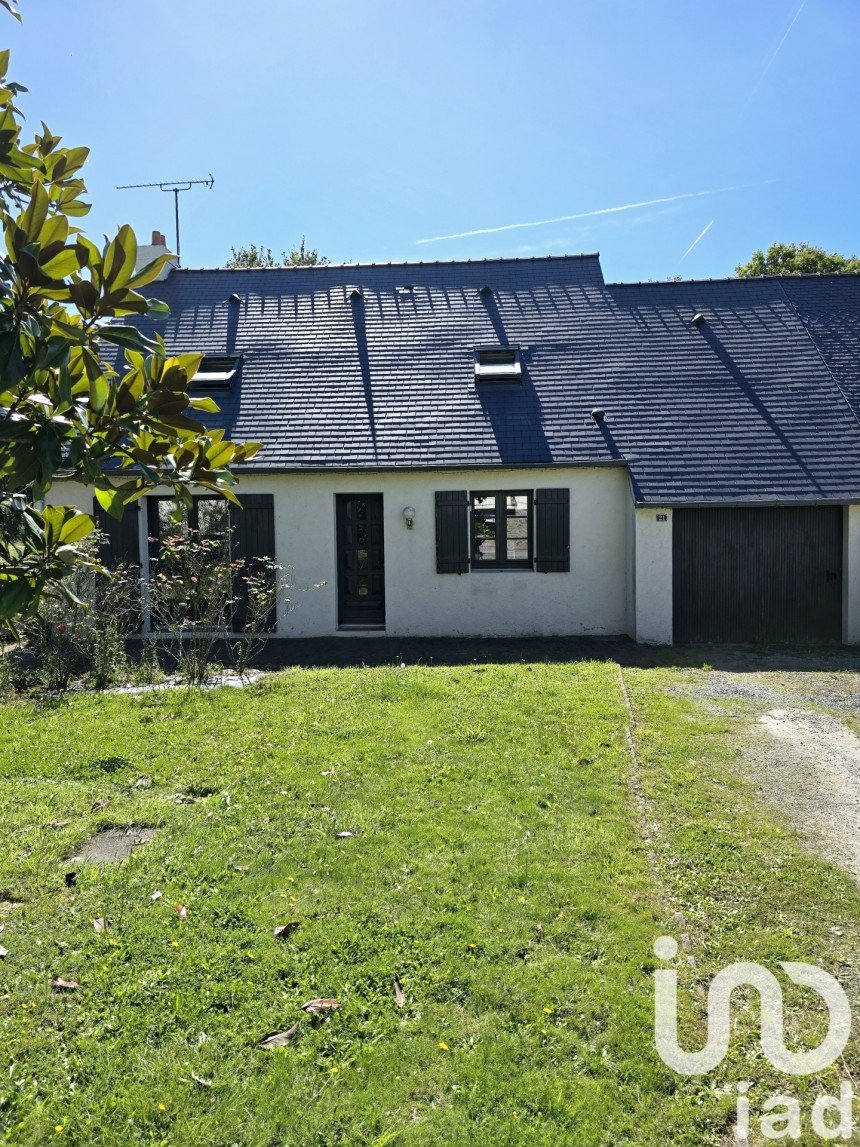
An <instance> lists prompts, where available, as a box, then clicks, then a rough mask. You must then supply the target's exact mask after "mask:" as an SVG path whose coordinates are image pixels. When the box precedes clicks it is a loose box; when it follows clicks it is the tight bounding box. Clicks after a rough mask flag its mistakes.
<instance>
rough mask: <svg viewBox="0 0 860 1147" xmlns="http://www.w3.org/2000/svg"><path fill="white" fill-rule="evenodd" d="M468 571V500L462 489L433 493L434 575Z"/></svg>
mask: <svg viewBox="0 0 860 1147" xmlns="http://www.w3.org/2000/svg"><path fill="white" fill-rule="evenodd" d="M468 572H469V497H468V495H467V493H466V491H465V490H443V491H441V492H437V494H436V573H440V574H463V573H468Z"/></svg>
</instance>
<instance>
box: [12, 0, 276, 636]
mask: <svg viewBox="0 0 860 1147" xmlns="http://www.w3.org/2000/svg"><path fill="white" fill-rule="evenodd" d="M0 7H4V8H6V9H7V10H10V11H13V10H14V8H15V4H14V0H0ZM8 63H9V54H8V52H0V220H2V224H3V241H4V248H5V257H4V258H3V259H2V268H0V621H5V622H6V623H7V624H9V623H13V624H14V619H15V618H17V617H20V616H26V615H32V614H33V613H36V612H37V611H38V608H39V604H40V602H41V600H42V599H43V597H44V596H45V595H53V596H56V595H60V596H61V597H63V598H65V599H66V600H68V601H71V602H73V601H74V597H73V594H72V591H71V589H70V588H69V586H68V584H67V578H68V574H69V573H70V572H71V571H72V570H73V569H75V568H77V567H85V566H86V565H87V564H92V563H88V561H87V556H86V550H85V547H82V546H80V545H79V542H81V541H82V540H83V538H85V537H86V535H87V533H89V531H91V530H92V528H93V527H92V521H91V520H90V519H88V518H87V516H86V515H78V516H77V517H75V515H76V514H77V512H76V511H74V510H72V509H71V508H68V509H67V510H63V511H62V514H63V520H62V521H61V522H60V529H63V530H66V531H67V533H65V534H64V535H63V536H62V537H61V538H58V537H57V530H56V529H55V528H54V526H53V524H52V523H51V522H50V521H49V520H48V519H46V518H45V517H44V512H43V513H41V514H40V512H39V510H38V509H37V507H36V504H37V503H38V502H40V501H41V500H43V499H45V497H46V495H47V493H48V491H49V490H50V489H51V487H52V485H53V484H54V482H55V480H56V478H57V477H58V475H60V474H62V475H63V476H65V477H68V478H71V479H74V480H76V481H79V482H82V483H84V484H85V485H88V486H91V487H93V488H94V491H95V497H96V498H97V500H98V503H99V505H100V506H101V507H103V509H105V510H106V511H107V512H108V513H109V514H111V515H113V516H115V517H117V518H120V517H121V516H122V513H123V511H124V508H125V506H126V505H128V503H129V502H130V501H133V500H134V499H135V498H139V497H140V496H141V495H142V494H144V493H145V492H146V491H147V490H150V489H153V488H154V487H156V486H165V485H166V486H168V487H169V488H171V489H172V490H173V492H174V494H175V496H176V497H177V499H179V500H184V501H187V500H188V499H190V497H191V495H190V490H191V489H192V488H193V487H195V486H196V487H201V488H203V489H206V490H210V491H212V492H213V493H216V494H220V495H223V496H224V497H226V498H228V499H230V500H232V501H236V497H235V495H234V494H233V493H232V489H231V487H232V486H233V484H234V479H233V477H232V474H231V467H233V466H236V465H238V464H241V463H243V462H245V461H247V460H248V459H250V458H252V457H253V456H254V454H255V453H256V452H257V450H258V449H259V445H258V444H256V443H247V444H244V445H241V444H234V443H232V442H229V441H227V440H225V438H224V434H223V432H222V431H218V430H211V429H207V428H206V427H205V426H204V425H203V424H202V423H201V422H199V421H198V420H197V419H195V418H194V417H192V416H191V413H190V412H193V411H195V410H201V411H205V412H207V413H215V412H216V411H215V410H213V404H212V403H211V401H207V400H206V399H205V398H200V399H194V400H192V399H191V396H190V395H189V390H190V383H191V379H192V378H193V376H194V373H195V372H196V370H197V367H198V366H199V362H200V357H199V356H198V355H179V356H176V357H168V355H167V353H166V349H165V347H164V343H163V342H162V341H161V340H160V339H159V338H157V337H155V338H150V337H148V336H146V335H144V334H143V333H142V332H141V331H140V330H138V329H137V328H136V327H134V326H131V325H127V324H126V323H124V322H123V319H124V318H126V317H127V316H148V317H149V318H150V319H158V318H163V317H164V316H165V315H166V314H167V308H166V306H165V305H164V303H161V302H158V301H156V300H150V299H147V298H146V297H145V296H144V295H143V294H141V290H142V289H143V288H144V287H146V286H147V285H148V284H150V283H152V282H153V281H154V280H155V279H156V278H157V277H158V275H159V273H160V272H161V271H162V269H163V267H164V266H165V264H166V262H167V261H168V260H169V259H170V258H171V256H170V255H168V254H166V253H165V254H163V255H160V256H159V257H158V258H156V259H155V260H153V261H152V262H150V263H149V264H148V265H147V266H145V267H143V268H141V269H137V262H138V254H139V252H138V245H137V239H136V238H135V235H134V232H133V231H132V229H131V228H130V227H129V226H127V225H124V226H122V227H120V228H119V230H118V231H117V233H116V235H115V236H114V237H113V238H111V239H106V240H105V241H104V243H103V244H102V245H101V246H99V245H97V244H96V243H94V242H93V241H92V240H90V239H89V238H87V237H86V236H85V235H84V234H83V233H82V231H81V229H80V227H79V226H78V225H77V223H76V219H77V218H78V217H79V216H82V215H84V214H86V212H87V211H88V210H89V206H88V204H86V203H85V202H84V200H83V198H82V195H83V194H84V192H85V190H86V188H85V185H84V182H83V180H82V179H81V177H80V172H81V169H82V167H83V165H84V163H85V162H86V160H87V156H88V150H87V148H85V147H65V146H63V145H62V140H61V139H60V137H59V136H57V135H54V134H53V133H52V132H51V131H49V129H48V128H47V127H45V125H44V124H42V127H41V131H40V132H39V133H38V134H37V135H36V137H35V139H34V140H33V141H32V142H31V143H27V144H23V145H22V143H21V126H20V113H19V112H18V110H17V108H16V107H15V104H14V100H15V98H16V97H17V95H18V94H19V92H20V91H21V90H23V89H22V88H21V87H20V86H19V85H17V84H14V83H12V82H11V81H9V80H8V79H7V78H6V71H7V67H8ZM117 347H119V348H121V349H122V352H123V353H124V356H125V360H126V366H127V369H125V371H124V372H123V371H121V370H120V369H119V364H118V363H117V362H116V357H117V352H116V350H115V349H114V348H117ZM6 491H15V492H16V493H15V494H13V495H10V494H8V493H6ZM22 491H23V492H24V493H23V495H22V494H21V493H20V492H22ZM21 497H23V498H24V500H25V501H26V502H27V510H26V512H24V513H21V512H20V508H19V507H18V506H17V505H16V504H15V499H16V498H21ZM72 518H74V521H72V520H71V519H72ZM67 519H68V521H67ZM10 523H11V526H10ZM68 531H72V532H74V531H77V534H78V536H77V537H72V536H71V534H70V533H69V532H68Z"/></svg>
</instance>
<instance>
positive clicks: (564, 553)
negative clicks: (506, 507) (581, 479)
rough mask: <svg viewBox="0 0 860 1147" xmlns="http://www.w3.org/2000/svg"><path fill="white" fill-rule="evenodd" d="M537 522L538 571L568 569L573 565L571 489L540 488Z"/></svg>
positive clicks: (536, 501) (536, 505) (536, 565)
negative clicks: (571, 554) (571, 552)
mask: <svg viewBox="0 0 860 1147" xmlns="http://www.w3.org/2000/svg"><path fill="white" fill-rule="evenodd" d="M535 526H536V530H537V539H536V542H537V544H536V546H535V569H536V570H537V571H538V572H539V573H567V572H568V570H569V569H570V490H567V489H552V488H548V489H543V490H538V491H537V496H536V498H535Z"/></svg>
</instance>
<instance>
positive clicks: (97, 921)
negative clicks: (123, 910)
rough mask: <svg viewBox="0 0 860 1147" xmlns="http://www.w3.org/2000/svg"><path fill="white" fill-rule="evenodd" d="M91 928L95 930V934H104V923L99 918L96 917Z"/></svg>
mask: <svg viewBox="0 0 860 1147" xmlns="http://www.w3.org/2000/svg"><path fill="white" fill-rule="evenodd" d="M93 928H95V930H96V932H104V930H105V922H104V920H103V919H102V917H101V916H96V918H95V920H93Z"/></svg>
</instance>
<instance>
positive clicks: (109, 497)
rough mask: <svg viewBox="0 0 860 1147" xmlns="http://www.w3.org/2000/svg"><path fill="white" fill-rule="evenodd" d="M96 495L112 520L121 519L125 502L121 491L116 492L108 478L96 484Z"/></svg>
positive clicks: (101, 479)
mask: <svg viewBox="0 0 860 1147" xmlns="http://www.w3.org/2000/svg"><path fill="white" fill-rule="evenodd" d="M95 494H96V498H97V500H98V504H99V505H100V506H101V508H102V509H103V510H105V511H106V512H107V513H108V514H110V516H111V517H112V518H121V517H122V513H123V510H124V509H125V502H124V500H123V496H122V494H121V493H120V491H119V490H115V489H114V487H113V486H111V484H110V483H109V482H108V480H107V478H104V477H102V478H100V479H99V480H98V481H97V482H96V484H95Z"/></svg>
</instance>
